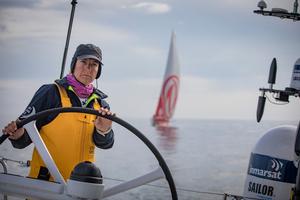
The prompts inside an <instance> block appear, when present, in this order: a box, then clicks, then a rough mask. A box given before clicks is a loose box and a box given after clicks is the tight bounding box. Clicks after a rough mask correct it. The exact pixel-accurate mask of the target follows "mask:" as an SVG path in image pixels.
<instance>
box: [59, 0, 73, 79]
mask: <svg viewBox="0 0 300 200" xmlns="http://www.w3.org/2000/svg"><path fill="white" fill-rule="evenodd" d="M71 4H72V10H71V15H70V20H69V28H68V34H67V39H66V44H65V50H64V56H63V60H62V65H61V72H60V78H62V77H63V76H64V71H65V65H66V58H67V54H68V48H69V42H70V36H71V32H72V24H73V18H74V13H75V7H76V4H77V1H76V0H72V2H71Z"/></svg>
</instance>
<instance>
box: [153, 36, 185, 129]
mask: <svg viewBox="0 0 300 200" xmlns="http://www.w3.org/2000/svg"><path fill="white" fill-rule="evenodd" d="M179 82H180V81H179V60H178V55H177V49H176V36H175V33H174V32H172V36H171V43H170V49H169V56H168V61H167V68H166V71H165V75H164V81H163V85H162V89H161V92H160V97H159V101H158V105H157V108H156V112H155V114H154V116H153V121H152V122H153V126H168V125H169V121H170V119H171V117H172V116H173V114H174V111H175V106H176V102H177V97H178V91H179Z"/></svg>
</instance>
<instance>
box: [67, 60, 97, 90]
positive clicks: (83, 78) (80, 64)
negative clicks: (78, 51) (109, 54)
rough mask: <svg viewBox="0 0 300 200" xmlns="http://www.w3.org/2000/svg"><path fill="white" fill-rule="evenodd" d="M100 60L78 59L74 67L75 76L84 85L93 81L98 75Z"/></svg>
mask: <svg viewBox="0 0 300 200" xmlns="http://www.w3.org/2000/svg"><path fill="white" fill-rule="evenodd" d="M98 70H99V62H98V61H96V60H94V59H90V58H87V59H82V60H79V59H77V61H76V64H75V69H74V73H73V74H74V76H75V78H76V79H77V80H78V81H79V82H81V83H82V84H84V85H88V84H90V83H92V82H93V81H94V80H95V79H96V76H97V72H98Z"/></svg>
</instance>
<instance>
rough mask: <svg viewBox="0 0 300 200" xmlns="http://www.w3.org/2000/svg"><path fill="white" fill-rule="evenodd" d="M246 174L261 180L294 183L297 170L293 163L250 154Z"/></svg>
mask: <svg viewBox="0 0 300 200" xmlns="http://www.w3.org/2000/svg"><path fill="white" fill-rule="evenodd" d="M248 174H249V175H252V176H256V177H259V178H263V179H269V180H275V181H280V182H286V183H295V182H296V175H297V168H296V167H295V165H294V163H293V161H289V160H284V159H279V158H274V157H270V156H267V155H261V154H255V153H252V154H251V157H250V162H249V166H248Z"/></svg>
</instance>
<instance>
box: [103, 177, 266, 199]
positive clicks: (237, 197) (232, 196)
mask: <svg viewBox="0 0 300 200" xmlns="http://www.w3.org/2000/svg"><path fill="white" fill-rule="evenodd" d="M103 179H107V180H112V181H118V182H126V180H122V179H116V178H109V177H103ZM145 185H147V186H151V187H155V188H164V189H169V188H168V187H166V186H163V185H154V184H145ZM176 189H177V190H178V191H184V192H192V193H196V194H199V195H201V194H207V195H215V196H223V197H230V198H233V199H236V200H247V199H249V200H262V199H258V198H252V197H243V196H239V195H234V194H228V193H218V192H208V191H199V190H193V189H187V188H180V187H176ZM225 199H226V198H225Z"/></svg>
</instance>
